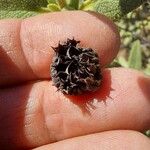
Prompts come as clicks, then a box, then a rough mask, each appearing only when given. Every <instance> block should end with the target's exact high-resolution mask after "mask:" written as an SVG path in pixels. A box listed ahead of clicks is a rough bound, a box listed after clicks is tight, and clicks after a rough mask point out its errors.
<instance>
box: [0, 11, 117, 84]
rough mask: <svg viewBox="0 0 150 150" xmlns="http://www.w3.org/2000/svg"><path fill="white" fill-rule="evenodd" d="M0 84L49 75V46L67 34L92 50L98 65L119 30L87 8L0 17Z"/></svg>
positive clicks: (109, 55) (112, 52) (110, 52)
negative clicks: (17, 17)
mask: <svg viewBox="0 0 150 150" xmlns="http://www.w3.org/2000/svg"><path fill="white" fill-rule="evenodd" d="M0 28H1V31H0V37H1V38H0V51H1V53H0V58H1V59H0V86H2V85H7V84H15V83H18V82H22V81H29V80H37V79H46V78H50V73H49V71H50V64H51V60H52V57H53V54H54V52H53V50H52V48H51V46H53V47H55V46H57V44H58V43H59V41H61V42H63V41H66V39H67V38H73V37H74V38H75V39H76V40H80V41H81V43H80V45H81V46H83V47H90V48H93V49H94V50H96V51H97V52H98V54H99V57H100V62H101V65H102V66H105V65H106V64H108V63H110V62H111V61H112V59H113V58H114V57H115V56H116V54H117V52H118V49H119V44H120V40H119V34H118V31H117V28H116V26H115V25H114V23H113V22H112V21H110V20H109V19H107V18H106V17H104V16H102V15H98V14H96V13H91V12H81V11H73V12H61V13H51V14H45V15H41V16H36V17H32V18H29V19H25V20H1V21H0Z"/></svg>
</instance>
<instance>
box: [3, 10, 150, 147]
mask: <svg viewBox="0 0 150 150" xmlns="http://www.w3.org/2000/svg"><path fill="white" fill-rule="evenodd" d="M0 29H1V30H0V58H1V59H0V122H1V124H0V147H1V148H2V149H4V150H5V149H15V150H16V149H21V150H22V149H33V150H34V149H37V150H41V149H42V150H44V149H48V150H51V149H52V150H58V149H62V150H63V149H65V150H67V149H68V150H69V149H72V150H80V149H81V150H84V149H86V150H88V149H89V150H90V149H95V150H97V149H98V150H99V149H102V150H108V149H114V150H120V149H123V150H125V149H128V150H130V149H131V150H134V149H135V150H138V149H139V150H141V149H142V150H148V149H149V147H150V140H149V139H148V138H147V137H146V136H144V135H143V134H141V133H139V131H145V130H147V129H149V128H150V115H149V114H150V92H149V91H150V78H149V77H147V76H145V75H144V74H142V73H140V72H138V71H135V70H131V69H124V68H112V69H104V68H105V66H106V65H108V64H109V63H110V62H111V61H112V60H113V58H114V57H116V55H117V53H118V50H119V46H120V38H119V33H118V31H117V27H116V26H115V25H114V23H113V22H111V21H110V20H109V19H107V18H106V17H104V16H102V15H98V14H96V13H91V12H80V11H74V12H61V13H51V14H45V15H40V16H36V17H32V18H28V19H25V20H18V19H10V20H0ZM73 37H75V39H76V40H80V41H81V43H80V45H81V46H83V47H91V48H93V49H95V50H96V51H97V53H98V55H99V57H100V62H101V66H102V68H103V80H102V85H101V87H100V89H99V90H98V91H96V92H93V93H86V94H83V95H82V96H66V95H63V94H62V93H60V92H57V89H56V88H55V87H54V86H53V85H52V82H51V77H50V73H49V71H50V64H51V61H52V57H53V55H54V52H53V50H52V48H51V46H53V47H56V46H57V44H58V42H59V41H61V42H63V41H66V39H67V38H73Z"/></svg>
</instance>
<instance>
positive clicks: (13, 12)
mask: <svg viewBox="0 0 150 150" xmlns="http://www.w3.org/2000/svg"><path fill="white" fill-rule="evenodd" d="M46 5H47V0H0V19H4V18H27V17H30V16H35V15H38V14H39V13H40V11H39V10H40V8H41V7H45V6H46Z"/></svg>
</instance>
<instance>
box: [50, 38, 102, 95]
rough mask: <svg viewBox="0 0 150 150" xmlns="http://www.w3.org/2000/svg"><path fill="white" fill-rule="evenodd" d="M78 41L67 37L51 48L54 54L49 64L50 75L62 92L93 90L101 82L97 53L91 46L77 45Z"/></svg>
mask: <svg viewBox="0 0 150 150" xmlns="http://www.w3.org/2000/svg"><path fill="white" fill-rule="evenodd" d="M78 43H80V42H79V41H76V40H74V39H72V40H70V39H68V40H67V42H65V43H64V44H59V45H58V47H56V48H53V49H54V51H55V53H56V54H55V57H54V59H53V62H52V65H51V77H52V81H53V83H54V85H55V86H56V87H57V88H58V90H60V91H62V92H63V93H64V94H69V95H78V94H81V93H83V92H86V91H95V90H96V89H97V88H98V87H99V86H100V83H101V79H102V76H101V71H100V64H99V58H98V55H97V54H96V52H95V51H93V50H92V49H91V48H81V47H79V46H78Z"/></svg>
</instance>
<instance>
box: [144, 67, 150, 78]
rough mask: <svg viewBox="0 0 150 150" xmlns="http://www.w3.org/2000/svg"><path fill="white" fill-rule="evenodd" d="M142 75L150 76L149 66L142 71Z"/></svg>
mask: <svg viewBox="0 0 150 150" xmlns="http://www.w3.org/2000/svg"><path fill="white" fill-rule="evenodd" d="M144 73H145V74H146V75H148V76H150V65H148V66H147V68H146V69H145V70H144Z"/></svg>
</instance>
